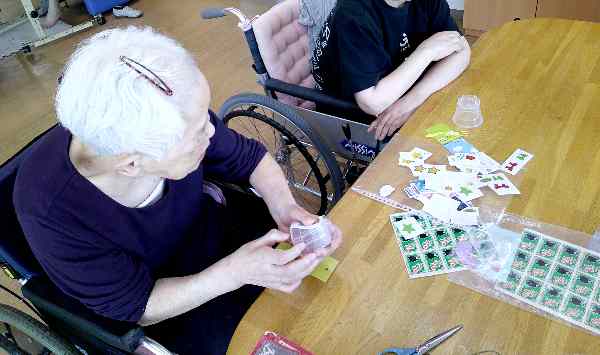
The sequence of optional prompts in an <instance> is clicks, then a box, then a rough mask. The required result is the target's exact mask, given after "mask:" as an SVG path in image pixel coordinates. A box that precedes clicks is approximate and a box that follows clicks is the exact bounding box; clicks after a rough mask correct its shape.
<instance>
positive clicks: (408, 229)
mask: <svg viewBox="0 0 600 355" xmlns="http://www.w3.org/2000/svg"><path fill="white" fill-rule="evenodd" d="M393 224H394V228H395V229H396V231H397V234H399V235H401V236H402V237H404V238H406V239H414V238H415V237H417V236H418V235H420V234H422V233H424V232H425V230H424V229H423V227H422V226H421V224H420V223H419V222H417V220H416V219H415V218H414V217H409V218H405V219H403V220H401V221H399V222H393Z"/></svg>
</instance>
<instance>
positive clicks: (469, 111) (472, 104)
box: [452, 95, 483, 129]
mask: <svg viewBox="0 0 600 355" xmlns="http://www.w3.org/2000/svg"><path fill="white" fill-rule="evenodd" d="M452 121H453V122H454V124H456V125H457V126H458V127H460V128H467V129H468V128H476V127H479V126H481V124H482V123H483V115H482V114H481V103H480V102H479V98H478V97H477V96H475V95H463V96H460V97H459V98H458V102H457V104H456V112H454V117H452Z"/></svg>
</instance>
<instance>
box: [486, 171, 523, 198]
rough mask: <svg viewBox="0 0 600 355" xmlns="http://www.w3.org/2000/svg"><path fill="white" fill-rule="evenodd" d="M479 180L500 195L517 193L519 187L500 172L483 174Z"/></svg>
mask: <svg viewBox="0 0 600 355" xmlns="http://www.w3.org/2000/svg"><path fill="white" fill-rule="evenodd" d="M479 182H481V183H483V184H486V186H488V187H489V188H490V189H492V190H493V191H494V192H495V193H497V194H498V195H500V196H504V195H519V194H520V193H521V192H519V189H517V187H516V186H515V185H514V184H513V183H512V182H511V181H510V180H509V179H508V178H507V177H506V175H504V174H502V173H498V174H489V175H484V176H482V177H481V178H480V179H479Z"/></svg>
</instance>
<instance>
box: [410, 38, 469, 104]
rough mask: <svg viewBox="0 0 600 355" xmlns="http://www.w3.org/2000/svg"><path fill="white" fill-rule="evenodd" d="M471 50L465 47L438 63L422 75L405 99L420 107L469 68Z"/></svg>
mask: <svg viewBox="0 0 600 355" xmlns="http://www.w3.org/2000/svg"><path fill="white" fill-rule="evenodd" d="M470 58H471V50H470V49H469V47H466V48H465V49H464V50H462V51H460V52H456V53H454V54H452V55H450V56H448V57H446V58H444V59H442V60H440V61H439V62H437V63H435V64H434V65H433V66H432V67H431V69H429V70H428V71H427V73H425V75H423V78H421V80H420V81H419V82H418V83H417V84H416V85H415V86H414V87H413V88H412V89H411V90H410V91H409V92H408V93H407V94H406V95H407V99H409V100H410V101H411V102H416V103H417V104H416V107H418V106H420V105H421V104H422V103H423V102H425V100H427V98H428V97H429V96H431V95H432V94H433V93H435V92H436V91H438V90H441V89H443V88H445V87H446V86H447V85H448V84H449V83H451V82H452V81H453V80H454V79H456V78H458V76H460V74H461V73H462V72H464V71H465V69H467V67H468V66H469V62H470Z"/></svg>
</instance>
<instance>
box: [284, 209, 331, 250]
mask: <svg viewBox="0 0 600 355" xmlns="http://www.w3.org/2000/svg"><path fill="white" fill-rule="evenodd" d="M331 235H332V232H331V222H329V220H328V219H327V218H326V217H323V216H321V217H319V222H317V223H315V224H313V225H311V226H304V225H302V224H300V223H292V225H291V226H290V236H291V239H292V244H294V245H296V244H299V243H304V244H305V245H306V248H305V249H304V251H303V253H304V254H308V253H311V252H313V251H315V250H317V249H321V248H325V247H327V246H328V245H329V244H331Z"/></svg>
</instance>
